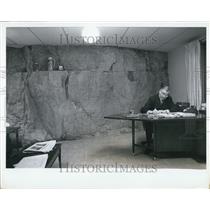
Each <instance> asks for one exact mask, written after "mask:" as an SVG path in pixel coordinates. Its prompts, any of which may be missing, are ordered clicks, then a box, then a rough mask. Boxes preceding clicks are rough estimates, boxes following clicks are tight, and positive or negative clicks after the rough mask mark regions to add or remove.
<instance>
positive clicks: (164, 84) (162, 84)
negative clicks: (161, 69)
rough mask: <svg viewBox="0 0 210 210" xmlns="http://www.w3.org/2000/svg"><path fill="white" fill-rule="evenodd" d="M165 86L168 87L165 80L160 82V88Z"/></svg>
mask: <svg viewBox="0 0 210 210" xmlns="http://www.w3.org/2000/svg"><path fill="white" fill-rule="evenodd" d="M165 87H169V85H168V83H165V82H161V83H160V89H163V88H165Z"/></svg>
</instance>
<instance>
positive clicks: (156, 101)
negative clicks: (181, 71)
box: [141, 94, 176, 113]
mask: <svg viewBox="0 0 210 210" xmlns="http://www.w3.org/2000/svg"><path fill="white" fill-rule="evenodd" d="M154 109H157V110H165V109H169V110H170V111H176V107H175V105H174V102H173V100H172V98H171V96H168V97H167V98H166V99H165V100H163V102H162V104H161V102H160V98H159V95H158V94H156V95H154V96H151V97H150V98H149V100H148V101H147V102H146V104H145V105H144V107H142V108H141V113H146V112H147V111H148V110H154Z"/></svg>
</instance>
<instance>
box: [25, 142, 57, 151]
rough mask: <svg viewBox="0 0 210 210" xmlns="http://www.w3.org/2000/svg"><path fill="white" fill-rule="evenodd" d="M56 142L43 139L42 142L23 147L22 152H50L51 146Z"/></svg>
mask: <svg viewBox="0 0 210 210" xmlns="http://www.w3.org/2000/svg"><path fill="white" fill-rule="evenodd" d="M55 144H56V140H51V141H44V142H37V143H35V144H33V145H32V146H30V147H28V148H27V149H25V150H24V151H23V152H24V153H29V152H30V153H31V152H43V153H46V152H50V151H51V150H52V149H53V147H54V146H55Z"/></svg>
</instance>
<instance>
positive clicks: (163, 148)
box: [104, 114, 206, 159]
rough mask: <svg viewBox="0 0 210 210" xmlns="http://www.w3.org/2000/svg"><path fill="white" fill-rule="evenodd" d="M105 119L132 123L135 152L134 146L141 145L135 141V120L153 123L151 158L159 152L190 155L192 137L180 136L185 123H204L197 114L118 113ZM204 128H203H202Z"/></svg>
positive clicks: (203, 119) (202, 116)
mask: <svg viewBox="0 0 210 210" xmlns="http://www.w3.org/2000/svg"><path fill="white" fill-rule="evenodd" d="M104 118H105V119H114V120H129V121H131V125H132V153H133V154H135V147H136V146H141V145H138V144H136V142H135V122H136V121H142V122H144V121H145V122H151V123H152V124H153V133H154V139H153V148H152V149H153V154H152V155H153V159H156V158H157V157H158V155H159V154H160V153H163V152H164V153H167V152H168V153H177V152H179V153H186V154H187V155H188V156H189V155H192V154H193V152H194V150H195V144H194V143H193V142H191V141H193V140H194V139H193V138H190V141H189V139H188V142H187V141H185V142H184V141H182V139H181V137H182V136H184V135H185V132H186V129H185V125H186V123H187V122H195V123H197V122H202V123H203V125H205V122H206V118H205V116H204V115H197V116H195V117H181V118H158V119H151V118H148V116H147V115H146V114H141V115H139V116H138V117H129V116H128V115H127V114H118V115H110V116H105V117H104ZM204 130H205V128H204Z"/></svg>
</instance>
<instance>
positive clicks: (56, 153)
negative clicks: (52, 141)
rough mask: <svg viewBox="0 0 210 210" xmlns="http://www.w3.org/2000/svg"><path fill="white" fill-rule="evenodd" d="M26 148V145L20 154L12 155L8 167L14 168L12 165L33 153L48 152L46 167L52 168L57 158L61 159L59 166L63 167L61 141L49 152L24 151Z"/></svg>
mask: <svg viewBox="0 0 210 210" xmlns="http://www.w3.org/2000/svg"><path fill="white" fill-rule="evenodd" d="M27 147H28V146H27ZM24 149H25V147H24V148H22V149H21V151H20V152H19V153H18V154H16V155H15V156H13V157H12V159H11V164H10V167H7V168H12V165H14V164H16V163H18V162H19V161H20V160H21V159H22V158H24V157H29V156H33V155H41V154H48V159H47V163H46V166H45V168H51V167H52V165H53V163H54V162H55V160H56V159H57V158H58V161H59V168H61V167H62V164H61V142H57V143H56V145H55V146H54V148H53V150H52V151H50V152H48V153H41V152H33V153H23V150H24Z"/></svg>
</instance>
